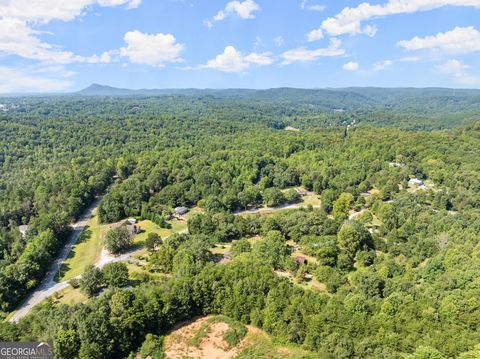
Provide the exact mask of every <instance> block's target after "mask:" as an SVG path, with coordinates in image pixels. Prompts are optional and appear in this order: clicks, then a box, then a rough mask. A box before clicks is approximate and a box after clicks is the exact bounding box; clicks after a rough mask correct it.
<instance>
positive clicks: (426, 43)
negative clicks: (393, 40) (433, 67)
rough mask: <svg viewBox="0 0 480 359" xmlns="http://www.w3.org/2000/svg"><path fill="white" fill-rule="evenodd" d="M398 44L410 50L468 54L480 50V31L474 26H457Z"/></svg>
mask: <svg viewBox="0 0 480 359" xmlns="http://www.w3.org/2000/svg"><path fill="white" fill-rule="evenodd" d="M397 45H398V46H400V47H403V48H404V49H406V50H409V51H413V50H433V51H436V52H441V53H449V54H466V53H470V52H476V51H480V32H479V31H478V30H476V29H475V28H474V27H473V26H469V27H456V28H454V29H453V30H451V31H447V32H440V33H438V34H436V35H433V36H426V37H418V36H415V37H414V38H413V39H411V40H403V41H399V42H398V44H397Z"/></svg>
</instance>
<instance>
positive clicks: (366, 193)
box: [360, 192, 371, 198]
mask: <svg viewBox="0 0 480 359" xmlns="http://www.w3.org/2000/svg"><path fill="white" fill-rule="evenodd" d="M360 196H362V197H363V198H368V197H370V196H371V194H370V193H368V192H362V193H360Z"/></svg>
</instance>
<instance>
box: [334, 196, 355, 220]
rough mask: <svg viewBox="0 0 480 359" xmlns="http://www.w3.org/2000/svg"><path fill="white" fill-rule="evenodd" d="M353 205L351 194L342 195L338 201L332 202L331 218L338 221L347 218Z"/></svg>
mask: <svg viewBox="0 0 480 359" xmlns="http://www.w3.org/2000/svg"><path fill="white" fill-rule="evenodd" d="M352 203H353V195H352V194H351V193H342V194H341V195H340V196H339V197H338V199H337V200H336V201H335V202H333V212H332V214H333V217H335V219H339V220H345V219H347V218H348V211H349V210H350V207H351V206H352Z"/></svg>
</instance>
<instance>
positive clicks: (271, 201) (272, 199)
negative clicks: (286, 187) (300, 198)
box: [263, 187, 286, 207]
mask: <svg viewBox="0 0 480 359" xmlns="http://www.w3.org/2000/svg"><path fill="white" fill-rule="evenodd" d="M285 201H286V200H285V196H284V194H283V192H282V191H280V190H279V189H278V188H276V187H272V188H267V189H266V190H264V191H263V202H264V203H265V204H266V205H267V206H268V207H278V206H280V205H281V204H284V203H285Z"/></svg>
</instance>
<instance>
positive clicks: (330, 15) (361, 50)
mask: <svg viewBox="0 0 480 359" xmlns="http://www.w3.org/2000/svg"><path fill="white" fill-rule="evenodd" d="M479 66H480V0H383V1H370V2H361V1H344V0H235V1H228V0H208V1H206V0H0V93H8V92H59V91H73V90H78V89H81V88H83V87H86V86H88V85H89V84H91V83H93V82H97V83H101V84H108V85H111V86H117V87H127V88H184V87H198V88H227V87H244V88H245V87H247V88H269V87H280V86H292V87H308V88H312V87H345V86H390V87H392V86H416V87H425V86H446V87H465V88H467V87H476V88H480V67H479Z"/></svg>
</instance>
